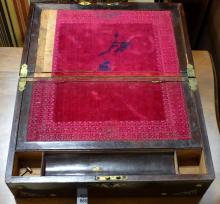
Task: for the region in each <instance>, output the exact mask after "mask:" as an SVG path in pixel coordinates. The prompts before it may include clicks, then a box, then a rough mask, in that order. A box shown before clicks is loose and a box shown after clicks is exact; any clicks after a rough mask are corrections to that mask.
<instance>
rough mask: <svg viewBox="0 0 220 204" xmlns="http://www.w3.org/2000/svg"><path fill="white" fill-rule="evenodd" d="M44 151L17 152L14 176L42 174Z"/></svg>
mask: <svg viewBox="0 0 220 204" xmlns="http://www.w3.org/2000/svg"><path fill="white" fill-rule="evenodd" d="M42 157H43V153H42V152H16V153H15V158H14V165H13V172H12V176H41V170H42Z"/></svg>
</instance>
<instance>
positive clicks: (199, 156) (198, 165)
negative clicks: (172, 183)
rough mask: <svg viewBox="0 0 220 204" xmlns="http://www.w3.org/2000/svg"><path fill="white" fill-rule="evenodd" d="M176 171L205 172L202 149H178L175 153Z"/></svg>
mask: <svg viewBox="0 0 220 204" xmlns="http://www.w3.org/2000/svg"><path fill="white" fill-rule="evenodd" d="M175 163H176V173H178V174H206V173H207V169H206V164H205V158H204V153H203V151H202V150H178V151H176V153H175Z"/></svg>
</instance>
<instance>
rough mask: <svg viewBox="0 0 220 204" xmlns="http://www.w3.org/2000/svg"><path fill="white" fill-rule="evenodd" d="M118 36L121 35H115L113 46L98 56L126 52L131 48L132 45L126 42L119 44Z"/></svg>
mask: <svg viewBox="0 0 220 204" xmlns="http://www.w3.org/2000/svg"><path fill="white" fill-rule="evenodd" d="M118 36H119V34H118V33H117V32H116V33H115V34H114V40H113V41H112V44H111V46H110V47H109V48H108V49H107V50H105V51H103V52H100V53H99V55H98V56H103V55H105V54H107V53H111V51H112V50H113V51H114V53H119V52H123V51H125V50H126V49H127V48H128V47H129V45H130V43H129V42H126V41H122V42H119V41H118V39H117V38H118Z"/></svg>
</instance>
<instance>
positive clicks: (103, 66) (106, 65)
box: [99, 60, 111, 72]
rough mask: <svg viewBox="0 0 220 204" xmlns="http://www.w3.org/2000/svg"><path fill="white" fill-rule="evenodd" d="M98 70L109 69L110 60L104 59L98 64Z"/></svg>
mask: <svg viewBox="0 0 220 204" xmlns="http://www.w3.org/2000/svg"><path fill="white" fill-rule="evenodd" d="M99 70H100V71H104V72H105V71H111V67H110V62H109V61H108V60H105V61H104V62H103V63H102V64H100V65H99Z"/></svg>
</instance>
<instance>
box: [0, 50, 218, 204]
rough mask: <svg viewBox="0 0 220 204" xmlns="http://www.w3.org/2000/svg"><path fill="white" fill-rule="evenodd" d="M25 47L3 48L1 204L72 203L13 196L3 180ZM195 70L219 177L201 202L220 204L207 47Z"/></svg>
mask: <svg viewBox="0 0 220 204" xmlns="http://www.w3.org/2000/svg"><path fill="white" fill-rule="evenodd" d="M21 53H22V48H0V130H1V131H0V151H1V154H0V162H1V165H0V204H15V203H18V204H39V203H42V204H43V203H44V204H52V203H53V204H70V203H71V204H72V203H75V198H74V197H73V198H49V199H48V198H45V199H42V198H40V199H39V198H38V199H33V198H32V199H18V200H17V201H15V200H14V198H13V195H12V194H11V193H10V191H9V189H8V188H7V186H6V185H5V182H4V174H5V167H6V160H7V154H8V146H9V139H10V131H11V125H12V118H13V111H14V103H15V94H16V88H17V80H18V70H19V64H20V59H21ZM193 57H194V62H195V67H196V74H197V77H198V82H199V89H200V94H201V99H202V105H203V109H204V115H205V121H206V127H207V131H208V136H209V142H210V147H211V152H212V158H213V163H214V167H215V173H216V179H215V181H214V182H213V184H212V185H211V187H210V188H209V189H208V191H207V192H206V194H205V195H204V196H203V198H202V200H201V201H200V203H201V204H218V203H219V204H220V135H219V131H218V127H217V122H216V116H215V108H214V107H215V106H214V101H215V99H214V78H213V70H212V68H213V67H212V62H211V58H210V56H209V54H208V52H206V51H194V52H193ZM177 202H178V204H181V203H187V204H195V203H198V202H199V200H198V198H175V197H174V198H168V197H163V198H120V199H119V198H105V199H102V198H91V199H89V203H90V204H93V203H94V204H97V203H98V204H99V203H100V204H110V203H111V204H129V203H131V204H142V203H144V204H145V203H148V204H150V203H153V204H156V203H165V204H166V203H167V204H171V203H177Z"/></svg>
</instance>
